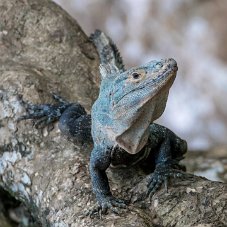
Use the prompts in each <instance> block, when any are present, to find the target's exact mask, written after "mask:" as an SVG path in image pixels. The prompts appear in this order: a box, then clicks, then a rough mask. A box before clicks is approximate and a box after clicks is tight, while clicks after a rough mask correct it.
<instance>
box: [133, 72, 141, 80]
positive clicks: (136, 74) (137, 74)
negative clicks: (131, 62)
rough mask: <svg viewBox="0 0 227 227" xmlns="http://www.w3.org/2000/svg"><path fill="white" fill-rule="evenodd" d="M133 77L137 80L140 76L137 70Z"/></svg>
mask: <svg viewBox="0 0 227 227" xmlns="http://www.w3.org/2000/svg"><path fill="white" fill-rule="evenodd" d="M132 77H133V79H135V80H137V79H139V78H140V74H139V73H136V72H135V73H133V74H132Z"/></svg>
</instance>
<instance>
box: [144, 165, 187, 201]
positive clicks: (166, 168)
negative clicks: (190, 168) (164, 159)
mask: <svg viewBox="0 0 227 227" xmlns="http://www.w3.org/2000/svg"><path fill="white" fill-rule="evenodd" d="M183 176H184V172H183V171H181V170H180V166H179V168H174V167H173V166H172V165H170V164H160V165H159V166H157V167H156V169H155V171H154V173H153V174H152V177H151V178H150V179H149V181H148V184H147V187H148V191H147V196H149V198H151V197H152V196H153V195H154V193H155V192H156V191H157V190H158V189H159V188H160V187H161V186H162V184H163V183H164V186H165V189H166V192H168V181H169V179H170V178H182V177H183Z"/></svg>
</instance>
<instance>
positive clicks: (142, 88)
mask: <svg viewBox="0 0 227 227" xmlns="http://www.w3.org/2000/svg"><path fill="white" fill-rule="evenodd" d="M100 72H101V75H102V84H101V89H100V94H99V98H98V100H97V101H96V103H95V105H94V108H93V113H92V115H95V119H93V118H94V117H93V116H92V119H93V121H97V122H95V125H97V123H98V122H99V124H98V125H99V127H100V126H101V127H102V129H99V130H103V132H102V133H101V134H99V135H105V136H106V137H108V140H110V141H112V142H113V143H114V145H118V146H119V147H121V148H123V149H124V150H126V151H127V152H129V153H131V154H135V153H137V152H139V151H140V150H141V149H142V148H143V147H144V145H145V144H146V143H147V139H148V135H149V132H148V128H149V125H150V124H151V123H152V122H153V121H154V120H156V119H157V118H159V117H160V116H161V115H162V113H163V111H164V109H165V106H166V101H167V98H168V93H169V89H170V87H171V85H172V83H173V81H174V79H175V77H176V72H177V63H176V61H175V60H173V59H166V60H160V61H151V62H148V63H147V64H145V65H143V66H140V67H137V68H131V69H130V70H127V71H124V72H120V71H119V70H118V69H117V68H116V67H114V66H110V65H105V66H101V67H100ZM97 112H98V114H97ZM92 130H97V128H96V129H92Z"/></svg>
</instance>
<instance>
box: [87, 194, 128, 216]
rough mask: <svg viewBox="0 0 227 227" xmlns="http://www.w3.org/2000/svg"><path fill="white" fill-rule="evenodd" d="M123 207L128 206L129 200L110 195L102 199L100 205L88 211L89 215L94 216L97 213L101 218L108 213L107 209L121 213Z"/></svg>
mask: <svg viewBox="0 0 227 227" xmlns="http://www.w3.org/2000/svg"><path fill="white" fill-rule="evenodd" d="M119 208H121V209H126V208H127V202H126V201H124V200H121V199H117V198H114V197H113V196H108V197H105V198H102V199H100V201H99V205H98V206H96V207H94V208H93V209H91V210H90V211H88V212H87V213H86V215H87V216H90V217H92V216H94V215H95V214H98V215H99V218H100V219H101V218H102V215H103V214H107V211H108V210H110V211H112V212H113V213H115V214H120V213H121V212H120V210H119Z"/></svg>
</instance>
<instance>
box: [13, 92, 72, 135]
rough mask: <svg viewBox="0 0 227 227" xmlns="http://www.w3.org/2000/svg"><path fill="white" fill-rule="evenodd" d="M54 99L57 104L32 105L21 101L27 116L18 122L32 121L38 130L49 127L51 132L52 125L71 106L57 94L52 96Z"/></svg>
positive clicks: (20, 118)
mask: <svg viewBox="0 0 227 227" xmlns="http://www.w3.org/2000/svg"><path fill="white" fill-rule="evenodd" d="M52 96H53V99H54V100H55V101H56V102H57V104H53V105H52V104H31V103H28V102H25V101H24V100H21V103H22V105H23V106H24V107H25V109H26V111H27V114H25V115H23V116H21V117H19V118H18V119H17V120H18V121H21V120H26V119H32V120H33V126H34V127H35V128H37V129H42V128H44V127H46V126H47V127H48V131H49V129H50V130H51V125H52V124H53V123H54V122H55V121H57V120H58V119H59V118H60V117H61V114H62V112H64V110H65V109H66V108H67V107H69V106H70V105H71V104H70V103H69V102H67V101H65V100H64V99H63V98H61V97H60V96H58V95H56V94H52Z"/></svg>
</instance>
